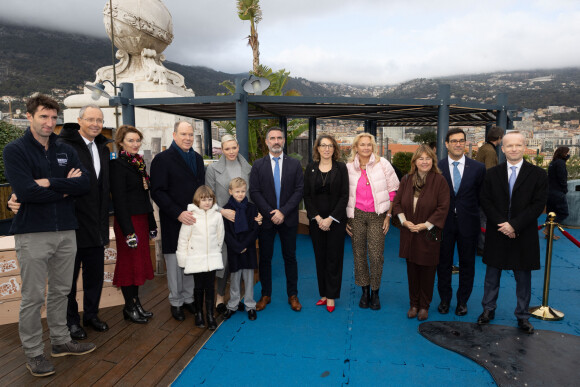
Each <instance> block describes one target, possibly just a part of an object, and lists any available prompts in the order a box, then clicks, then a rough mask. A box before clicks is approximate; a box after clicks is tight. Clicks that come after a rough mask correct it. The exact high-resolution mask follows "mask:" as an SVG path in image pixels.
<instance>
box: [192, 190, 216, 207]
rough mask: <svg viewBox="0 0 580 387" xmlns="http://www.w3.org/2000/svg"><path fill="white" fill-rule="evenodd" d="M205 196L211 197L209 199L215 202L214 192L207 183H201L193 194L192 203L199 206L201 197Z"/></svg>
mask: <svg viewBox="0 0 580 387" xmlns="http://www.w3.org/2000/svg"><path fill="white" fill-rule="evenodd" d="M205 198H211V200H213V204H215V200H216V199H215V194H214V193H213V191H212V190H211V188H209V187H208V186H207V185H202V186H200V187H199V188H198V189H197V190H196V191H195V193H194V194H193V204H195V205H196V206H198V207H199V203H200V202H201V199H205Z"/></svg>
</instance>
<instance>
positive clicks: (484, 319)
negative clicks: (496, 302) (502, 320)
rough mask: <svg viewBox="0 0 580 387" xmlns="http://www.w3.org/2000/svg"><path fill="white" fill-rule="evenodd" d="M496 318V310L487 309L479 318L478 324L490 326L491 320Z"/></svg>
mask: <svg viewBox="0 0 580 387" xmlns="http://www.w3.org/2000/svg"><path fill="white" fill-rule="evenodd" d="M494 318H495V310H487V309H485V310H484V311H483V313H482V314H480V315H479V317H478V318H477V323H478V324H479V325H485V324H489V322H490V321H491V320H493V319H494Z"/></svg>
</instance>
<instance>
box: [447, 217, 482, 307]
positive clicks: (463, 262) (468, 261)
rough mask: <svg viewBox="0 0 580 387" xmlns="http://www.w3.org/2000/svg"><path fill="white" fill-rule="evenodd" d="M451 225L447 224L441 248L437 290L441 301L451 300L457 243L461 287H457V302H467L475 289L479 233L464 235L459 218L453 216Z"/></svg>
mask: <svg viewBox="0 0 580 387" xmlns="http://www.w3.org/2000/svg"><path fill="white" fill-rule="evenodd" d="M449 226H451V227H449V228H448V225H447V224H446V225H445V227H446V229H445V232H444V233H443V240H442V241H441V250H440V254H439V265H437V290H438V291H439V297H440V298H441V301H445V302H447V303H450V302H451V298H452V297H453V290H452V289H451V275H452V272H451V266H452V265H453V253H454V250H455V244H456V243H457V254H458V255H459V267H460V270H459V287H458V289H457V303H458V304H467V301H469V297H470V296H471V291H472V290H473V278H474V276H475V251H476V249H477V237H478V234H475V235H473V236H472V237H463V236H462V235H461V234H460V232H459V225H458V223H457V218H455V217H454V218H453V220H452V222H451V224H450V225H449Z"/></svg>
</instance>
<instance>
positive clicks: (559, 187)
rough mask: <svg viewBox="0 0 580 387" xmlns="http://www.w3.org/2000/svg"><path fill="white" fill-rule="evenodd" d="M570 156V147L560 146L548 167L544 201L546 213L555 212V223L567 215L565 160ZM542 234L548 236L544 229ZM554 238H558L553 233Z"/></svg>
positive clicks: (566, 172) (560, 221)
mask: <svg viewBox="0 0 580 387" xmlns="http://www.w3.org/2000/svg"><path fill="white" fill-rule="evenodd" d="M569 158H570V148H568V147H567V146H561V147H558V149H556V152H554V157H552V162H551V163H550V166H549V167H548V202H547V203H546V213H549V212H555V213H556V219H555V220H554V221H555V222H556V223H562V221H563V220H564V219H566V218H567V217H568V215H569V213H568V202H567V200H566V194H567V193H568V170H567V169H566V161H568V159H569ZM544 234H546V238H548V234H547V231H546V229H545V228H544ZM554 239H560V237H559V236H556V235H554Z"/></svg>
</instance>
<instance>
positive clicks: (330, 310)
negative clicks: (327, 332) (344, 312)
mask: <svg viewBox="0 0 580 387" xmlns="http://www.w3.org/2000/svg"><path fill="white" fill-rule="evenodd" d="M326 310H328V313H332V312H334V305H333V306H330V305H326Z"/></svg>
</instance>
